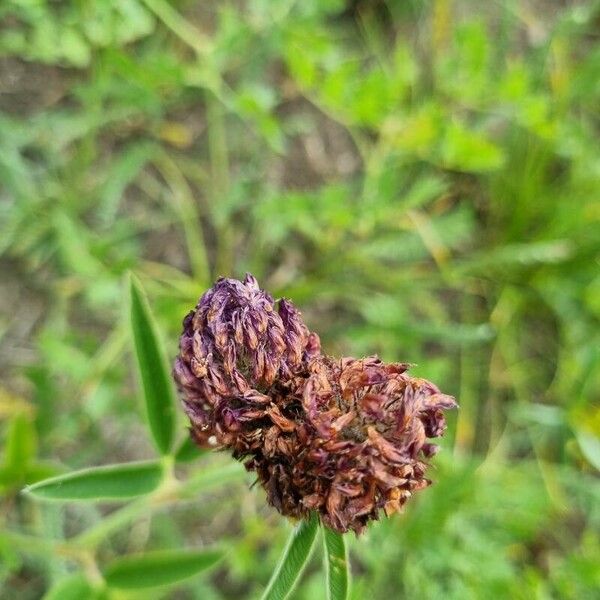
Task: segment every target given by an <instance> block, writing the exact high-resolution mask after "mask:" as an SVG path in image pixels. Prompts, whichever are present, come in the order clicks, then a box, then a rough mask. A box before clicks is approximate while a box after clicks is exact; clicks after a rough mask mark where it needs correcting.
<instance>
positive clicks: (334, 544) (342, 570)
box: [321, 526, 350, 600]
mask: <svg viewBox="0 0 600 600" xmlns="http://www.w3.org/2000/svg"><path fill="white" fill-rule="evenodd" d="M321 529H322V531H323V545H324V546H325V564H326V572H327V598H328V600H346V598H347V597H348V591H349V589H350V572H349V565H348V554H347V552H346V542H345V540H344V536H343V535H342V534H340V533H337V532H336V531H332V530H331V529H329V528H328V527H325V526H323V527H322V528H321Z"/></svg>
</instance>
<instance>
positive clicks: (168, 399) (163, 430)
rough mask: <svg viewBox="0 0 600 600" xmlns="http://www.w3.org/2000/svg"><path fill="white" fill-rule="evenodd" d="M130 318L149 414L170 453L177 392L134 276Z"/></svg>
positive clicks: (159, 442) (159, 443)
mask: <svg viewBox="0 0 600 600" xmlns="http://www.w3.org/2000/svg"><path fill="white" fill-rule="evenodd" d="M130 291H131V296H130V300H131V304H130V317H131V327H132V332H133V342H134V346H135V355H136V357H137V364H138V369H139V373H140V379H141V383H142V388H143V390H144V397H145V399H146V414H147V416H148V423H149V425H150V431H151V432H152V437H153V438H154V442H155V443H156V446H157V448H158V450H159V451H160V452H161V453H162V454H168V453H169V452H170V450H171V447H172V446H173V440H174V437H175V393H174V390H173V384H172V382H171V377H170V375H169V369H168V367H167V361H166V359H165V355H164V352H163V349H162V345H161V343H160V337H159V334H158V328H157V326H156V323H155V322H154V318H153V317H152V313H151V312H150V306H149V305H148V300H147V299H146V294H145V293H144V290H143V289H142V286H141V284H140V282H139V281H138V280H137V279H136V278H135V277H134V276H133V275H132V276H131V285H130Z"/></svg>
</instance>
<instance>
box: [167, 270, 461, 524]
mask: <svg viewBox="0 0 600 600" xmlns="http://www.w3.org/2000/svg"><path fill="white" fill-rule="evenodd" d="M407 369H408V365H407V364H404V363H392V364H386V363H383V362H382V361H380V360H379V359H378V358H377V357H369V358H365V359H361V360H357V359H354V358H342V359H341V360H335V359H332V358H330V357H328V356H326V355H323V354H321V351H320V344H319V341H318V336H317V335H316V334H312V333H309V332H308V329H307V328H306V326H305V325H304V323H303V322H302V320H301V318H300V314H299V313H298V311H297V310H296V309H295V308H294V307H293V305H292V304H291V303H290V302H288V301H285V300H281V301H279V305H278V310H277V312H276V311H275V303H274V302H273V299H272V298H271V297H270V296H269V295H268V294H266V293H265V292H263V291H261V290H260V289H259V288H258V285H257V283H256V280H255V279H254V278H253V277H251V276H249V275H247V276H246V279H245V280H244V282H243V283H242V282H239V281H236V280H231V279H221V280H219V281H218V282H217V283H216V284H215V286H214V287H213V288H212V289H211V290H209V291H208V292H207V293H206V294H205V295H204V296H203V297H202V298H201V300H200V302H199V304H198V306H197V308H196V310H195V311H192V312H191V313H190V314H189V315H188V316H187V317H186V319H185V321H184V331H183V334H182V337H181V342H180V355H179V357H178V358H177V361H176V363H175V369H174V375H175V379H176V381H177V383H178V385H179V388H180V390H181V392H182V394H183V402H184V407H185V409H186V411H187V413H188V415H189V416H190V419H191V422H192V434H193V436H194V438H195V439H196V441H197V442H198V443H200V444H206V443H209V444H211V443H212V445H215V446H219V447H226V448H230V449H231V450H232V451H233V455H234V456H235V457H236V458H243V457H245V458H247V460H246V467H247V468H248V469H249V470H253V471H256V473H257V475H258V480H259V481H260V483H261V484H262V486H263V487H264V488H265V490H266V493H267V498H268V501H269V503H270V504H271V505H273V506H274V507H275V508H276V509H277V510H278V511H279V512H281V513H282V514H284V515H287V516H292V517H305V516H307V515H308V513H309V512H310V511H317V512H318V513H319V514H320V517H321V519H322V521H323V522H324V523H325V524H326V525H327V526H328V527H331V528H332V529H335V530H336V531H339V532H345V531H348V530H353V531H355V532H357V533H359V532H361V531H362V530H363V529H364V527H365V526H366V524H367V523H368V521H369V520H373V519H377V518H378V516H379V513H380V511H382V510H383V511H384V512H385V514H386V515H391V514H393V513H394V512H397V511H398V510H400V509H401V507H402V506H403V504H404V503H405V502H406V500H407V499H408V498H409V497H410V496H411V495H412V493H413V492H414V491H416V490H419V489H422V488H424V487H426V486H427V485H429V483H430V482H429V480H428V479H426V478H425V476H424V475H425V470H426V468H427V464H426V463H425V460H426V459H427V458H429V457H431V456H432V455H433V454H434V453H435V451H436V449H437V448H436V446H435V445H434V444H432V443H429V442H427V438H434V437H439V436H440V435H442V434H443V432H444V430H445V427H446V424H445V420H444V416H443V412H442V411H443V410H446V409H449V408H454V407H456V402H455V401H454V398H452V397H451V396H447V395H445V394H442V393H441V392H440V391H439V389H438V388H437V387H436V386H435V385H433V384H432V383H430V382H429V381H426V380H424V379H419V378H414V377H410V376H409V375H408V374H407V373H406V371H407Z"/></svg>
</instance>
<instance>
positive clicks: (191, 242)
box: [154, 152, 211, 286]
mask: <svg viewBox="0 0 600 600" xmlns="http://www.w3.org/2000/svg"><path fill="white" fill-rule="evenodd" d="M154 164H155V166H156V167H157V169H158V170H159V171H160V173H161V175H162V176H163V177H164V179H165V181H166V182H167V184H168V186H169V188H170V189H171V193H172V194H173V199H174V200H175V208H176V211H177V215H178V217H179V221H180V223H181V227H182V229H183V234H184V236H185V241H186V245H187V251H188V257H189V260H190V266H191V268H192V274H193V276H194V278H195V279H196V282H197V283H198V285H202V286H208V285H209V284H210V280H211V274H210V267H209V264H208V256H207V254H206V244H205V241H204V235H203V233H202V225H201V223H200V215H199V213H198V209H197V206H196V201H195V200H194V194H193V192H192V190H191V189H190V186H189V184H188V182H187V180H186V178H185V176H184V175H183V173H182V172H181V170H180V169H179V167H178V165H177V164H176V163H175V161H174V160H173V159H172V158H171V157H170V156H169V155H168V154H167V153H166V152H164V153H161V155H160V156H159V157H157V158H156V159H155V161H154Z"/></svg>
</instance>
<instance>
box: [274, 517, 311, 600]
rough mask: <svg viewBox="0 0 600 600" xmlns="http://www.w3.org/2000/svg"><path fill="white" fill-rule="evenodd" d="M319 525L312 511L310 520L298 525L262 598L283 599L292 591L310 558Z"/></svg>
mask: <svg viewBox="0 0 600 600" xmlns="http://www.w3.org/2000/svg"><path fill="white" fill-rule="evenodd" d="M318 525H319V520H318V518H317V515H316V514H315V513H312V514H311V516H310V518H309V519H308V520H306V521H301V522H300V523H299V524H298V525H297V526H296V528H295V529H294V532H293V533H292V535H291V537H290V539H289V541H288V543H287V546H286V547H285V550H284V551H283V556H282V557H281V561H280V562H279V564H278V565H277V567H276V569H275V572H274V573H273V575H272V577H271V580H270V581H269V585H268V586H267V589H266V590H265V593H264V594H263V596H262V600H283V599H284V598H287V597H288V595H289V594H290V593H291V591H292V589H293V588H294V585H295V583H296V581H297V580H298V579H299V577H300V575H301V573H302V570H303V569H304V566H305V565H306V563H307V562H308V559H309V558H310V553H311V550H312V547H313V545H314V541H315V536H316V535H317V529H318Z"/></svg>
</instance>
